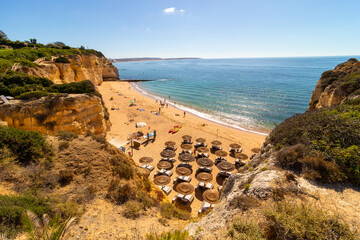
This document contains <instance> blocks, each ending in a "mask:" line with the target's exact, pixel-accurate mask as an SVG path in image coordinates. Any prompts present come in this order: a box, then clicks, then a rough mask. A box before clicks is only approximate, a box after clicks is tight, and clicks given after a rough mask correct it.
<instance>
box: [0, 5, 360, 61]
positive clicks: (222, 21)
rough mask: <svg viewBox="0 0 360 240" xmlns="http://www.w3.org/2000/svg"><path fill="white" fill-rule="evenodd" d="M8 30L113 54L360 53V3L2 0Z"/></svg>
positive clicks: (1, 23)
mask: <svg viewBox="0 0 360 240" xmlns="http://www.w3.org/2000/svg"><path fill="white" fill-rule="evenodd" d="M0 1H1V2H0V29H1V30H3V31H4V32H5V33H6V34H7V35H8V37H9V38H10V39H12V40H26V39H29V38H36V39H38V41H39V42H42V43H50V42H54V41H62V42H64V43H66V44H68V45H70V46H75V47H79V46H81V45H84V46H85V47H89V48H93V49H97V50H99V51H102V52H103V53H104V54H105V55H106V56H107V57H110V58H117V57H118V58H121V57H203V58H236V57H284V56H329V55H360V44H359V39H360V18H359V13H358V11H359V9H360V0H72V1H68V0H57V1H55V0H47V1H43V0H38V1H36V0H35V1H25V0H11V1H5V0H0Z"/></svg>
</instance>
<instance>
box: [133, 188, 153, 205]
mask: <svg viewBox="0 0 360 240" xmlns="http://www.w3.org/2000/svg"><path fill="white" fill-rule="evenodd" d="M136 199H137V201H138V202H140V203H141V204H142V205H143V206H144V207H145V208H151V207H154V206H156V205H157V204H158V203H157V202H156V201H155V199H154V198H152V197H150V195H149V194H147V193H146V192H144V191H142V190H140V191H138V193H137V197H136Z"/></svg>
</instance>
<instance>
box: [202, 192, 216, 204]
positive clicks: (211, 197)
mask: <svg viewBox="0 0 360 240" xmlns="http://www.w3.org/2000/svg"><path fill="white" fill-rule="evenodd" d="M203 199H204V200H205V201H207V202H209V203H216V202H217V200H218V199H219V192H218V191H216V190H213V189H208V190H206V191H205V192H204V193H203Z"/></svg>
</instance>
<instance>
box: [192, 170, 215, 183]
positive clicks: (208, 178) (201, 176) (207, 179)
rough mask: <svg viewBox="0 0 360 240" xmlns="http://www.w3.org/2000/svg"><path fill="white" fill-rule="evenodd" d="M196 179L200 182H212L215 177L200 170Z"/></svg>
mask: <svg viewBox="0 0 360 240" xmlns="http://www.w3.org/2000/svg"><path fill="white" fill-rule="evenodd" d="M196 179H197V180H199V181H200V182H210V181H211V180H212V179H213V176H212V175H211V173H207V172H200V173H198V174H197V175H196Z"/></svg>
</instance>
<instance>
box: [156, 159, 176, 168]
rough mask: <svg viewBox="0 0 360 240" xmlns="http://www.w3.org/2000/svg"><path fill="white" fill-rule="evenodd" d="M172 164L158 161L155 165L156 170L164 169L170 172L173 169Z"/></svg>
mask: <svg viewBox="0 0 360 240" xmlns="http://www.w3.org/2000/svg"><path fill="white" fill-rule="evenodd" d="M173 166H174V165H173V164H172V163H171V162H168V161H160V162H159V163H158V164H157V167H158V169H165V170H170V169H172V168H173Z"/></svg>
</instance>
